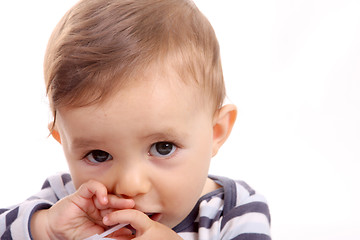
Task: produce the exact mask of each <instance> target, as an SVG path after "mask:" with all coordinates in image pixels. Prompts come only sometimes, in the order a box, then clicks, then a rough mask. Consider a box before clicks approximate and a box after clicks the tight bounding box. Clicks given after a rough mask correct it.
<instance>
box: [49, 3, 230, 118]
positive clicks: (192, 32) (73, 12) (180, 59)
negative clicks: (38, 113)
mask: <svg viewBox="0 0 360 240" xmlns="http://www.w3.org/2000/svg"><path fill="white" fill-rule="evenodd" d="M154 66H155V68H156V67H159V68H166V69H170V70H171V71H173V72H175V73H176V74H177V75H178V76H179V78H180V79H182V80H183V81H184V82H185V83H195V84H194V86H197V87H199V89H201V90H202V92H201V93H200V94H201V95H203V96H205V97H208V98H207V100H206V101H205V102H204V103H206V104H210V105H211V107H213V108H214V109H218V108H219V107H221V106H222V104H223V100H224V98H225V86H224V82H223V74H222V68H221V60H220V50H219V45H218V41H217V39H216V36H215V33H214V30H213V28H212V27H211V25H210V23H209V22H208V20H207V19H206V17H205V16H204V15H203V14H202V13H201V12H200V11H199V10H198V9H197V7H196V6H195V4H194V3H193V2H192V1H190V0H81V1H80V2H78V3H77V4H76V5H75V6H74V7H72V8H71V9H70V10H69V11H68V12H67V13H66V14H65V15H64V17H63V18H62V19H61V21H60V22H59V23H58V25H57V26H56V28H55V30H54V32H53V33H52V35H51V37H50V40H49V43H48V47H47V50H46V54H45V61H44V76H45V83H46V87H47V94H48V97H49V102H50V107H51V109H52V112H53V117H54V124H55V119H56V110H57V109H59V108H61V107H81V106H86V105H90V104H94V103H97V102H101V101H103V100H105V99H107V98H108V97H109V96H110V95H111V94H113V93H114V91H116V90H118V89H119V87H120V86H121V85H122V84H125V83H127V82H129V81H131V80H133V79H135V78H138V79H139V78H141V76H142V74H146V70H148V69H150V68H153V67H154Z"/></svg>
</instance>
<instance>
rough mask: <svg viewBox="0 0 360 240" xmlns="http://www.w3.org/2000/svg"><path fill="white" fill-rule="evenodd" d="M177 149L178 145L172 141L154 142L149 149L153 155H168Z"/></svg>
mask: <svg viewBox="0 0 360 240" xmlns="http://www.w3.org/2000/svg"><path fill="white" fill-rule="evenodd" d="M175 150H176V146H175V145H174V144H173V143H171V142H157V143H154V144H153V145H152V146H151V148H150V151H149V154H150V155H151V156H155V157H168V156H170V155H171V154H173V153H174V152H175Z"/></svg>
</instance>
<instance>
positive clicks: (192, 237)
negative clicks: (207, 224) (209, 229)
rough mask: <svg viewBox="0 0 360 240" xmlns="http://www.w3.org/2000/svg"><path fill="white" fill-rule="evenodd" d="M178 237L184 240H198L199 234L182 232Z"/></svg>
mask: <svg viewBox="0 0 360 240" xmlns="http://www.w3.org/2000/svg"><path fill="white" fill-rule="evenodd" d="M178 235H179V236H180V237H181V238H182V239H184V240H196V239H198V234H197V233H194V232H182V233H178Z"/></svg>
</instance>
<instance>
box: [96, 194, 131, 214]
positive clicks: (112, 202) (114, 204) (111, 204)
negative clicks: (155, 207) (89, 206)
mask: <svg viewBox="0 0 360 240" xmlns="http://www.w3.org/2000/svg"><path fill="white" fill-rule="evenodd" d="M94 204H95V206H96V208H97V209H100V210H110V209H111V210H112V211H115V210H121V209H126V208H133V207H135V202H134V200H132V199H125V198H119V197H117V196H115V195H108V203H107V204H106V205H103V204H101V203H100V202H99V201H98V199H97V198H96V197H95V198H94ZM103 216H105V215H103Z"/></svg>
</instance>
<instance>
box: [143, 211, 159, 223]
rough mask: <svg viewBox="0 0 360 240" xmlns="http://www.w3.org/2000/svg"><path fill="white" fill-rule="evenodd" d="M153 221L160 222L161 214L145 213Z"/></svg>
mask: <svg viewBox="0 0 360 240" xmlns="http://www.w3.org/2000/svg"><path fill="white" fill-rule="evenodd" d="M145 214H146V215H147V216H148V217H149V218H150V219H151V220H153V221H156V222H157V221H159V220H160V218H161V213H145Z"/></svg>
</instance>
